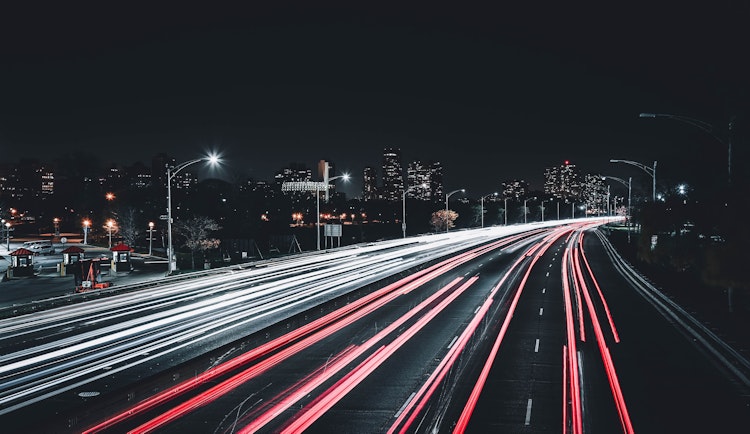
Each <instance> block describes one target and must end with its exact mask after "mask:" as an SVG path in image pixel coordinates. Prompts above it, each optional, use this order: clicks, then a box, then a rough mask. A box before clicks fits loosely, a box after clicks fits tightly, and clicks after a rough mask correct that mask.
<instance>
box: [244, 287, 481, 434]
mask: <svg viewBox="0 0 750 434" xmlns="http://www.w3.org/2000/svg"><path fill="white" fill-rule="evenodd" d="M477 279H478V277H477V276H474V277H471V278H469V279H468V281H467V282H465V283H463V284H462V285H461V286H459V287H458V288H457V289H456V290H454V291H452V292H451V293H450V294H449V295H448V296H447V297H446V298H445V299H444V300H442V301H441V302H440V303H439V304H438V305H437V306H435V307H433V308H432V309H430V310H429V311H428V312H427V313H425V314H424V316H423V317H422V318H420V319H419V321H417V322H416V323H415V324H414V325H412V326H411V327H409V328H408V329H407V330H405V331H404V332H403V333H402V334H400V335H399V336H398V337H397V338H396V339H395V340H394V341H393V342H391V343H390V344H388V345H385V346H384V347H382V350H381V351H379V352H376V353H375V354H373V356H372V357H371V358H370V359H369V360H367V361H366V362H364V363H362V364H360V365H359V366H357V367H356V368H355V369H354V370H352V371H350V372H349V373H348V374H347V376H346V377H344V378H343V379H341V380H340V381H339V382H338V383H337V384H336V385H334V386H333V387H331V388H329V389H328V390H326V391H325V392H324V393H323V394H321V395H320V397H319V398H318V400H317V401H315V402H314V403H313V404H312V405H309V406H308V407H307V409H304V410H303V411H302V412H301V414H298V415H297V417H296V418H295V419H294V420H293V421H292V422H291V423H290V424H289V425H287V426H286V427H284V429H283V430H282V433H287V434H292V433H299V432H302V431H304V430H305V429H306V428H308V427H309V426H310V425H312V424H313V423H314V422H315V421H316V420H317V419H318V418H320V416H322V415H323V414H324V413H325V412H327V411H328V410H330V408H331V407H333V405H334V404H336V403H337V402H338V401H339V400H341V398H343V397H344V396H345V395H346V394H348V393H349V392H350V391H351V390H352V389H354V387H356V386H357V385H358V384H359V383H361V382H362V380H364V379H365V378H366V377H367V376H369V375H370V374H371V373H372V372H373V371H374V370H375V369H377V368H378V367H379V366H380V365H382V363H383V362H384V361H385V360H387V359H388V358H389V357H391V356H392V355H393V354H394V353H395V352H396V351H397V350H398V349H399V348H401V346H403V345H404V344H405V343H406V342H407V341H408V340H409V339H411V338H413V337H414V336H415V335H416V334H417V332H419V331H420V330H422V329H423V328H424V326H425V325H427V324H428V323H429V322H430V321H432V320H433V319H434V318H435V317H436V316H437V315H438V314H439V313H440V312H442V311H443V310H444V309H445V308H446V307H447V306H448V305H449V304H451V303H452V302H453V301H454V300H455V299H456V298H458V296H459V295H461V294H463V292H464V291H466V289H467V288H468V287H469V286H471V285H472V284H473V283H474V282H475V281H476V280H477ZM455 283H457V282H452V283H451V284H450V285H449V286H453V284H455ZM439 292H442V291H439ZM436 294H437V293H436ZM430 298H433V297H430ZM428 300H429V299H428ZM425 301H427V300H425ZM427 306H428V303H424V302H423V303H421V304H420V305H419V306H417V308H415V309H412V310H411V311H410V313H411V312H415V311H417V309H419V310H421V309H424V308H425V307H427ZM406 316H409V314H407V315H405V317H406ZM399 321H400V320H399ZM399 327H400V324H399ZM387 329H391V331H395V330H397V329H398V327H392V326H389V327H387V328H386V329H384V330H383V332H385V331H386V330H387ZM381 333H382V332H381ZM384 336H385V334H383V337H384ZM376 338H377V339H378V340H380V338H378V336H375V337H373V339H372V341H373V344H374V343H375V342H374V341H375V339H376ZM368 342H369V341H368ZM246 428H247V429H246ZM246 428H243V429H242V430H241V431H240V434H247V433H250V432H255V430H256V429H255V428H253V429H250V428H249V427H246Z"/></svg>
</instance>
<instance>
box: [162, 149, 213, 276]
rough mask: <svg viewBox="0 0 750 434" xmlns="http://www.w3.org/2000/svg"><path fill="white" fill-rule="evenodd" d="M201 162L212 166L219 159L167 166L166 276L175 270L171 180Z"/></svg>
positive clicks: (198, 160) (200, 159)
mask: <svg viewBox="0 0 750 434" xmlns="http://www.w3.org/2000/svg"><path fill="white" fill-rule="evenodd" d="M201 161H208V162H209V163H211V164H212V165H213V164H216V163H218V162H219V157H217V156H215V155H211V156H208V157H202V158H196V159H195V160H190V161H185V162H183V163H180V164H178V165H176V166H174V167H171V166H170V165H169V164H167V239H168V241H167V263H168V266H167V274H172V272H173V271H174V270H175V269H176V267H175V265H176V263H175V259H176V258H175V256H174V252H173V250H172V178H174V177H175V175H177V173H178V172H179V171H180V170H182V169H184V168H186V167H188V166H190V165H192V164H195V163H200V162H201Z"/></svg>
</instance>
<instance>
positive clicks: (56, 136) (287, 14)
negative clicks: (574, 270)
mask: <svg viewBox="0 0 750 434" xmlns="http://www.w3.org/2000/svg"><path fill="white" fill-rule="evenodd" d="M18 3H24V4H22V5H19V6H12V7H10V8H9V7H8V6H5V5H4V6H2V12H0V16H1V17H2V18H1V20H2V22H1V23H0V35H1V36H2V42H1V43H0V89H1V92H0V151H1V152H0V158H1V159H3V160H11V161H12V160H16V159H18V158H20V157H37V158H40V159H42V160H44V159H45V158H46V157H49V159H50V160H51V159H52V158H54V157H55V156H57V155H59V154H61V153H63V152H68V151H75V150H82V149H90V150H94V151H95V154H96V155H97V156H98V158H99V159H100V161H101V162H102V163H109V162H117V163H121V164H130V163H133V162H135V161H138V160H140V161H143V162H144V163H146V164H150V160H151V158H152V157H153V155H155V154H156V153H157V152H167V153H169V154H172V155H174V156H175V157H176V158H177V160H178V161H185V160H188V159H193V158H196V157H199V156H200V155H202V154H203V153H205V152H207V151H210V150H216V151H218V152H220V153H221V154H222V155H223V157H224V158H225V162H226V164H225V166H224V168H223V170H224V171H223V175H222V176H223V177H225V178H226V179H228V180H234V179H243V178H246V177H248V176H250V177H254V178H256V179H266V180H270V179H271V177H272V176H273V174H274V172H276V171H277V170H279V169H281V168H283V167H286V166H288V165H289V163H292V162H299V163H304V164H306V165H308V167H310V168H311V169H314V168H315V164H316V163H317V161H318V160H321V159H327V160H330V161H333V162H334V163H335V164H336V168H337V173H336V174H341V173H343V172H350V173H351V174H352V175H353V176H354V177H355V182H354V183H353V184H352V186H351V187H350V188H349V189H344V190H345V191H346V192H347V193H349V194H350V195H356V194H358V193H359V189H360V188H361V177H362V169H363V168H364V167H365V166H367V165H372V166H375V167H377V168H380V166H381V164H382V152H383V148H385V147H391V146H393V147H399V148H401V150H402V154H403V157H404V164H406V163H408V162H410V161H412V160H417V159H418V160H422V161H424V162H428V161H430V160H437V161H440V162H441V163H442V164H443V166H444V182H445V189H446V190H447V191H449V190H452V189H459V188H466V189H467V190H468V195H469V196H472V197H475V198H476V197H479V196H480V195H486V194H489V193H492V192H493V191H497V190H498V189H499V188H500V183H501V182H502V181H505V180H508V179H512V178H522V179H525V180H527V181H529V182H530V183H531V186H532V188H541V183H542V174H543V171H544V168H546V167H550V166H555V165H559V164H561V163H562V162H563V161H564V160H570V161H571V162H572V163H574V164H577V165H578V167H580V168H581V171H582V172H598V173H602V174H605V175H610V176H618V177H622V178H627V177H628V176H633V177H634V182H636V179H638V180H641V181H647V182H650V178H648V175H646V174H645V173H643V172H642V171H639V170H638V169H637V168H635V167H633V166H628V165H625V164H612V163H609V160H610V159H612V158H617V159H626V160H635V161H639V162H643V163H647V164H651V162H653V161H654V160H659V169H660V174H662V173H663V176H665V177H666V178H668V179H671V180H674V181H675V182H677V181H679V180H680V179H682V178H684V179H685V180H688V181H691V180H693V178H694V177H695V176H694V175H695V174H694V173H691V172H695V171H696V170H697V168H696V164H697V162H698V161H700V162H701V163H702V164H711V165H715V166H716V171H714V172H712V173H714V174H717V173H718V174H720V173H721V171H722V170H725V167H726V166H725V163H722V161H725V160H726V153H725V149H722V147H721V146H720V145H719V144H717V143H715V142H713V143H712V139H711V138H710V137H709V136H708V135H706V134H704V133H703V132H701V131H698V130H696V129H694V128H691V127H690V126H688V125H685V124H679V123H678V122H674V121H669V120H665V119H639V117H638V114H639V113H640V112H658V113H671V114H679V115H684V116H689V117H693V118H698V119H701V120H704V121H707V122H710V123H713V124H715V125H717V126H718V127H721V128H724V127H725V126H726V124H727V122H728V119H729V117H730V116H731V115H739V116H740V118H739V119H738V123H740V124H742V123H744V124H746V123H747V119H746V118H745V117H743V116H744V115H743V113H747V109H748V100H749V98H748V86H747V84H748V81H749V79H750V69H749V68H748V67H747V66H745V63H747V61H748V53H749V52H750V51H749V50H748V42H750V31H748V28H750V25H748V23H749V22H750V6H749V5H748V2H745V1H743V2H741V1H712V2H703V3H702V4H700V3H697V2H672V1H668V2H656V1H649V2H646V1H628V2H521V3H524V4H528V5H527V6H518V5H515V6H509V5H505V4H504V3H509V2H485V3H475V2H448V3H439V2H432V3H425V2H420V3H408V4H404V3H405V2H393V3H390V2H357V1H350V2H338V3H337V2H326V1H309V2H262V3H263V4H265V3H272V5H271V4H269V5H265V6H249V5H251V4H255V3H257V4H258V5H260V4H261V2H245V3H247V4H246V5H245V6H244V7H242V8H240V7H236V6H231V4H229V3H221V2H205V3H204V4H203V5H201V6H198V5H196V4H194V3H186V2H174V3H173V4H172V5H171V6H169V7H167V6H154V5H153V4H149V5H148V6H138V3H131V2H118V3H112V2H98V3H91V4H88V5H86V7H85V8H84V7H82V6H71V3H69V2H56V3H52V2H48V3H47V6H44V3H42V4H41V5H40V4H38V3H37V4H35V5H34V6H29V5H25V3H29V2H18ZM490 4H492V5H493V6H489V5H490ZM509 4H510V3H509ZM722 164H724V165H722ZM641 178H643V179H641Z"/></svg>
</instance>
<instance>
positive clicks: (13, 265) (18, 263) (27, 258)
mask: <svg viewBox="0 0 750 434" xmlns="http://www.w3.org/2000/svg"><path fill="white" fill-rule="evenodd" d="M33 275H34V252H32V251H31V250H28V249H24V248H23V247H21V248H20V249H18V250H14V251H12V252H10V267H8V271H7V276H8V278H11V277H23V276H33Z"/></svg>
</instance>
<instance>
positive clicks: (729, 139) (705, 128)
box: [638, 113, 735, 185]
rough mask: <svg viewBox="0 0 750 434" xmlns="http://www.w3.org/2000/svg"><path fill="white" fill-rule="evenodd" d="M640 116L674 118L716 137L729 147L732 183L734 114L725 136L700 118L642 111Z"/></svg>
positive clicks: (729, 180) (729, 167) (728, 176)
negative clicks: (721, 135) (717, 132)
mask: <svg viewBox="0 0 750 434" xmlns="http://www.w3.org/2000/svg"><path fill="white" fill-rule="evenodd" d="M638 117H641V118H667V119H672V120H675V121H679V122H684V123H686V124H690V125H692V126H694V127H696V128H699V129H701V130H703V131H704V132H706V133H708V134H710V135H711V136H712V137H713V138H714V139H716V141H718V142H719V143H721V144H722V145H724V146H726V147H727V183H728V184H730V185H731V184H732V128H733V127H734V119H735V117H734V116H732V117H731V118H730V119H729V125H728V127H727V133H726V137H725V138H722V137H720V136H719V135H718V134H716V132H715V131H714V126H713V125H711V124H709V123H708V122H705V121H702V120H700V119H695V118H690V117H687V116H680V115H672V114H668V113H641V114H639V115H638Z"/></svg>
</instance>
